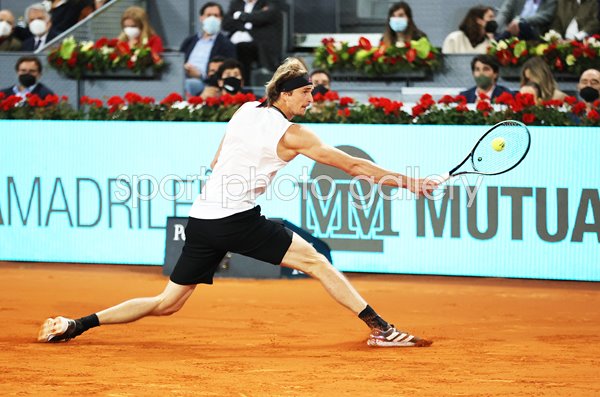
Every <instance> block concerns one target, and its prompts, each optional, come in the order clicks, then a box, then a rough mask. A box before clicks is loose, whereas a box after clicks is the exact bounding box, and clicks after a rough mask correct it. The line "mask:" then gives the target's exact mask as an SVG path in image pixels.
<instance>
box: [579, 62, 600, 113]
mask: <svg viewBox="0 0 600 397" xmlns="http://www.w3.org/2000/svg"><path fill="white" fill-rule="evenodd" d="M577 90H578V92H579V97H580V98H581V99H582V100H583V101H584V102H585V104H586V105H587V108H588V110H590V109H592V108H593V107H594V102H596V101H597V100H598V99H600V71H599V70H597V69H588V70H586V71H585V72H583V73H582V74H581V77H580V78H579V83H578V84H577Z"/></svg>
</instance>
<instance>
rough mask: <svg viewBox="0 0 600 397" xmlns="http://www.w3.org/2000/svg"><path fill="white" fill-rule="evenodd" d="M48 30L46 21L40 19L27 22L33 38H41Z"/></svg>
mask: <svg viewBox="0 0 600 397" xmlns="http://www.w3.org/2000/svg"><path fill="white" fill-rule="evenodd" d="M47 28H48V24H47V23H46V21H42V20H41V19H34V20H33V21H31V22H29V31H30V32H31V33H32V34H33V35H34V36H43V35H44V34H45V33H46V29H47Z"/></svg>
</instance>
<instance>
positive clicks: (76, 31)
mask: <svg viewBox="0 0 600 397" xmlns="http://www.w3.org/2000/svg"><path fill="white" fill-rule="evenodd" d="M131 6H140V7H142V8H144V9H145V8H146V0H113V1H111V2H110V3H108V4H106V5H105V6H103V7H102V8H100V9H98V10H96V11H94V12H93V13H91V14H90V15H88V16H87V17H86V18H84V19H82V20H81V21H79V22H78V23H77V24H75V25H73V27H71V28H70V29H68V30H66V31H64V32H63V33H61V34H60V35H58V36H57V37H55V38H54V39H53V40H51V41H49V42H47V43H46V44H45V45H44V46H43V47H40V48H38V49H37V50H36V51H35V54H38V53H41V52H43V51H45V50H46V49H48V48H50V47H53V46H55V45H56V44H58V43H60V42H61V41H63V40H64V39H65V38H67V37H69V36H74V37H75V39H76V40H78V41H88V40H97V39H99V38H100V37H117V36H119V34H120V33H121V16H122V15H123V12H124V11H125V10H126V9H127V8H129V7H131Z"/></svg>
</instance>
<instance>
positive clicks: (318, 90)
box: [312, 84, 329, 96]
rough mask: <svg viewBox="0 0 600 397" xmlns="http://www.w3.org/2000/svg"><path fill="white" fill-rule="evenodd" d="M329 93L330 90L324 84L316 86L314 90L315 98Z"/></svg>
mask: <svg viewBox="0 0 600 397" xmlns="http://www.w3.org/2000/svg"><path fill="white" fill-rule="evenodd" d="M328 92H329V90H328V89H327V87H325V86H324V85H323V84H319V85H317V86H315V88H313V90H312V94H313V96H315V95H317V94H321V95H325V94H327V93H328Z"/></svg>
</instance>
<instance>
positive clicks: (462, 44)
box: [442, 6, 498, 54]
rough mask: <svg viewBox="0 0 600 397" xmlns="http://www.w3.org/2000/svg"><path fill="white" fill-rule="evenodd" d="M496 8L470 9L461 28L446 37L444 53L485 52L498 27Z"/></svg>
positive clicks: (481, 7) (443, 46) (443, 47)
mask: <svg viewBox="0 0 600 397" xmlns="http://www.w3.org/2000/svg"><path fill="white" fill-rule="evenodd" d="M495 18H496V14H495V13H494V9H493V8H492V7H488V6H475V7H471V8H470V9H469V12H467V15H465V18H464V19H463V21H462V22H461V23H460V26H459V27H458V29H459V30H457V31H455V32H452V33H450V34H449V35H448V36H446V38H445V39H444V44H443V45H442V52H443V53H444V54H485V53H486V52H487V48H488V46H489V45H490V40H492V39H493V38H494V33H496V29H497V28H498V24H497V23H496V21H495Z"/></svg>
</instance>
